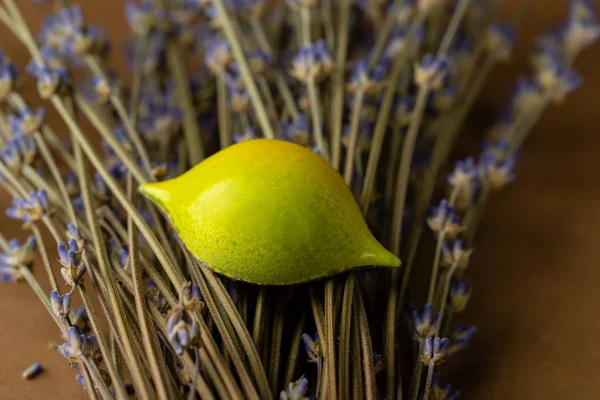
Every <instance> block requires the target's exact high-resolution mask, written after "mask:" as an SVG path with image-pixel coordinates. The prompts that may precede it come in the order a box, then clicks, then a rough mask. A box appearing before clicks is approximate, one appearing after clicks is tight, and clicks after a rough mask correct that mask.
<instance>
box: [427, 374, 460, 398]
mask: <svg viewBox="0 0 600 400" xmlns="http://www.w3.org/2000/svg"><path fill="white" fill-rule="evenodd" d="M459 397H460V392H459V391H458V390H456V391H454V392H453V391H452V386H451V385H450V384H446V385H444V386H442V385H441V384H440V380H439V377H438V376H437V374H434V375H433V393H432V398H434V399H436V400H458V398H459Z"/></svg>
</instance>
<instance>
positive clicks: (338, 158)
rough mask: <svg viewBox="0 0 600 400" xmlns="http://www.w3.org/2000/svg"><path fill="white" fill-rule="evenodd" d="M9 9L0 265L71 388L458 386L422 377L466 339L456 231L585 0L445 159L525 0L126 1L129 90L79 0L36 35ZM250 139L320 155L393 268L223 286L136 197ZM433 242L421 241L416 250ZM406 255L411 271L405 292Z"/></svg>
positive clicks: (573, 53)
mask: <svg viewBox="0 0 600 400" xmlns="http://www.w3.org/2000/svg"><path fill="white" fill-rule="evenodd" d="M19 3H20V4H19V5H17V2H16V1H15V0H1V1H0V19H1V20H2V22H3V23H4V24H5V25H6V26H7V27H8V28H10V30H11V31H12V33H13V34H14V35H15V36H16V37H17V38H18V39H19V40H20V42H21V43H22V44H23V46H25V48H26V49H27V50H28V51H29V53H30V54H31V58H32V60H31V62H30V64H29V65H28V66H27V68H26V72H27V74H25V75H23V76H21V75H19V73H18V72H17V70H16V68H15V66H14V65H13V64H12V63H11V61H10V59H9V58H8V57H7V56H6V55H3V54H2V55H0V100H1V101H2V104H1V108H0V143H1V146H2V149H1V150H0V160H1V162H0V176H1V179H0V184H1V185H2V187H3V188H4V189H5V190H6V191H7V192H8V193H9V194H10V195H11V196H12V197H13V198H14V200H13V205H12V207H10V208H9V209H8V210H7V215H8V216H9V217H11V218H15V219H19V220H21V221H23V229H25V230H27V231H29V232H30V233H31V237H30V238H29V239H28V240H27V241H25V242H24V243H20V242H18V241H16V240H11V241H6V240H5V239H4V237H3V236H0V237H1V239H2V240H0V246H1V247H2V251H3V253H2V254H0V276H1V277H2V281H4V282H20V281H22V282H26V283H27V284H28V285H29V286H30V287H31V289H32V290H33V291H34V292H35V293H36V295H37V296H38V297H39V299H40V301H41V303H42V304H43V305H44V306H45V307H46V309H47V310H48V312H49V313H50V315H51V316H52V318H53V319H54V321H55V322H56V325H57V327H58V329H59V332H60V334H61V335H62V339H63V341H64V344H62V345H60V346H58V351H59V352H60V354H62V355H63V356H64V357H65V358H66V359H67V360H68V363H69V365H70V366H71V367H73V368H75V369H76V370H77V374H78V375H77V382H79V383H80V384H81V385H82V386H83V387H84V388H85V389H86V390H87V393H88V394H89V396H90V398H92V399H96V398H103V399H108V398H117V399H126V398H129V397H130V396H132V395H134V396H135V397H138V398H141V399H176V398H184V397H187V398H189V399H194V398H202V399H269V398H274V397H277V396H279V398H280V399H295V400H298V399H304V398H309V397H314V398H319V399H349V398H353V399H362V398H366V399H376V398H386V399H388V400H389V399H396V398H397V399H400V398H411V399H417V398H419V399H420V398H423V399H438V400H440V399H456V398H457V397H458V392H454V391H453V390H452V389H451V388H450V386H449V385H444V384H441V383H440V382H439V381H438V379H437V375H436V372H437V370H438V368H439V365H440V364H441V363H442V362H443V361H444V360H445V359H446V358H448V357H451V356H453V355H454V354H455V353H458V352H460V351H461V350H462V349H463V348H464V347H465V346H466V345H467V344H468V342H469V340H470V338H471V337H472V336H473V335H474V333H475V328H474V327H467V326H455V324H454V323H453V316H454V315H455V314H457V313H460V312H461V311H463V310H464V309H465V307H466V305H467V302H468V300H469V296H470V293H471V287H470V284H469V281H468V279H467V278H466V269H467V266H468V264H469V257H470V255H471V252H472V249H471V245H472V242H473V237H474V235H475V233H476V231H477V226H478V224H479V221H480V219H481V218H482V215H483V213H484V210H485V207H486V204H487V201H488V197H489V196H490V194H491V193H492V192H493V191H495V190H497V189H500V188H502V187H503V186H504V185H506V184H508V183H509V182H510V181H512V179H513V178H514V175H513V167H514V165H515V160H516V157H517V154H518V151H519V147H520V146H521V144H522V143H523V141H524V140H525V139H526V138H527V136H528V134H529V133H530V132H531V129H532V127H533V126H534V124H535V123H536V121H537V120H538V119H539V118H540V116H541V115H542V114H543V112H544V110H545V109H546V108H547V107H548V106H549V105H550V104H552V103H558V102H561V101H562V100H563V99H564V98H565V96H566V95H567V94H568V93H569V92H570V91H572V90H574V89H575V88H577V87H578V86H579V85H580V84H581V78H580V77H579V76H578V75H577V73H576V72H575V71H574V70H573V69H572V64H573V62H574V60H575V59H576V57H577V55H578V54H579V53H580V51H582V50H583V49H584V48H586V47H588V46H590V45H591V44H592V43H593V42H594V41H595V40H596V39H597V38H598V37H599V36H600V26H599V25H598V24H597V22H596V15H595V13H596V11H595V9H594V7H593V4H592V2H591V1H584V0H572V1H570V2H569V3H568V8H567V11H566V13H565V22H564V24H563V25H562V26H560V27H558V28H557V29H553V30H551V31H549V32H548V33H546V34H544V35H543V36H541V37H540V38H539V39H538V40H537V42H536V47H535V49H534V51H533V53H532V70H531V72H530V74H529V75H527V76H526V77H523V78H522V79H521V80H519V81H518V82H517V85H516V89H515V91H514V93H513V95H512V97H511V99H510V101H509V102H508V104H507V106H506V108H505V109H504V110H502V111H501V112H500V113H499V117H498V120H497V121H496V122H495V123H494V124H491V128H490V129H489V131H488V132H487V133H486V141H485V143H483V144H482V146H481V152H480V153H479V154H478V155H477V156H476V157H475V158H468V159H465V160H460V161H458V162H456V164H455V166H454V168H453V169H452V167H450V168H449V166H448V160H449V158H450V153H451V150H452V149H453V147H454V144H455V142H456V139H457V137H458V136H459V134H460V133H461V131H463V130H464V126H465V121H466V119H467V117H468V115H469V113H470V111H471V109H472V107H473V105H474V103H475V102H476V100H477V98H478V94H479V93H480V90H481V88H482V85H483V83H484V82H485V81H486V78H487V76H488V73H489V71H490V70H491V69H492V68H493V67H494V66H496V65H497V64H499V63H502V62H505V61H507V60H508V59H509V58H510V55H511V51H512V48H513V45H514V41H515V26H516V24H517V22H518V21H519V19H520V17H521V15H522V13H523V12H525V11H526V10H525V9H526V5H527V4H529V5H531V4H530V3H528V2H522V3H523V4H525V5H524V6H522V7H521V8H519V9H518V11H517V12H516V13H515V14H513V15H512V16H511V17H510V20H509V22H508V23H501V22H499V21H498V17H499V15H500V14H501V13H502V11H503V6H504V1H503V0H488V1H484V0H390V1H366V0H357V1H350V0H337V1H332V0H321V1H314V0H287V1H286V2H282V1H268V2H263V1H260V0H202V1H201V0H141V1H140V2H139V3H136V2H128V3H127V4H126V5H125V15H126V18H127V20H128V22H129V24H130V26H131V31H132V34H133V35H132V39H131V41H130V42H128V43H127V45H126V46H125V49H126V52H127V55H128V58H129V60H130V65H131V68H132V70H133V78H132V80H131V82H123V81H122V80H119V79H118V75H117V74H116V73H114V72H112V71H111V70H110V69H109V68H108V57H109V55H110V51H109V50H110V46H109V43H108V42H107V39H106V37H105V33H104V31H103V30H102V29H101V28H96V27H93V26H89V25H88V24H86V22H85V19H84V17H83V15H82V12H81V9H80V8H78V7H77V6H76V5H75V6H72V5H70V4H67V1H64V0H63V1H60V0H58V1H56V2H54V3H51V4H48V5H47V7H48V9H49V12H51V14H50V15H49V16H48V17H47V19H46V20H45V22H44V23H43V25H42V29H41V32H40V33H39V35H37V36H34V34H32V33H31V31H30V30H29V28H28V27H27V25H26V23H25V21H24V18H23V17H22V14H21V12H20V10H19V6H21V7H28V6H29V5H24V4H22V2H21V1H20V2H19ZM50 7H54V8H53V11H52V10H51V8H50ZM22 81H24V82H34V81H35V82H37V88H38V92H39V95H40V97H42V98H43V99H45V100H47V101H48V103H49V105H48V107H51V108H53V109H54V110H55V111H56V112H57V113H58V114H59V115H60V117H61V118H62V119H63V120H64V123H65V124H66V127H67V131H66V132H64V133H65V134H64V135H63V132H59V131H58V130H57V129H56V128H54V129H53V127H52V126H50V125H49V124H48V123H46V122H45V121H44V110H43V109H41V108H40V109H37V110H35V111H34V110H32V109H31V108H30V107H29V105H28V102H27V100H25V99H24V98H23V96H22V94H21V92H20V88H21V85H20V84H19V83H20V82H22ZM84 124H85V125H84ZM83 126H86V128H85V129H84V127H83ZM89 126H91V128H89ZM96 136H98V137H100V138H101V140H102V147H101V148H99V146H96V145H95V143H98V141H97V140H96V139H95V137H96ZM258 137H264V138H268V139H280V140H287V141H293V142H295V143H298V144H301V145H303V146H307V147H309V148H312V149H314V151H315V152H317V153H318V154H319V155H321V156H322V157H323V158H324V159H325V160H327V161H328V162H330V163H331V165H332V166H333V167H334V168H336V169H338V170H339V172H340V174H341V175H342V176H343V177H344V179H345V181H346V183H347V184H348V186H349V187H350V188H351V190H352V192H353V193H354V195H355V197H356V199H357V201H358V203H359V205H360V207H361V210H362V212H363V214H364V216H365V218H366V219H367V221H368V222H369V226H370V228H371V230H372V231H373V233H374V234H375V235H376V236H377V237H378V239H379V240H380V241H381V242H382V243H383V244H384V245H385V246H386V247H387V248H388V249H390V250H391V251H393V252H394V253H395V254H397V255H398V256H400V258H401V259H402V260H403V267H402V268H401V269H395V270H387V269H383V268H381V269H369V270H362V271H353V272H351V273H344V274H341V275H338V276H334V277H331V278H329V279H326V280H324V281H323V280H322V281H317V282H313V283H309V284H304V285H297V286H290V287H261V286H253V285H248V284H244V283H241V282H235V281H231V280H228V279H225V278H223V277H220V276H218V275H216V274H215V273H213V272H212V270H211V269H209V268H207V266H205V265H204V264H202V263H201V262H200V261H198V260H196V259H195V258H194V257H193V256H192V255H191V254H190V253H189V252H188V251H187V250H186V248H185V246H183V245H182V244H181V242H180V241H179V240H178V238H177V235H176V234H175V232H174V230H173V227H172V226H171V224H170V222H169V221H168V219H167V218H166V217H165V216H164V215H162V214H161V213H160V211H159V210H158V209H157V208H155V206H154V205H152V204H151V203H150V202H149V201H148V200H147V199H145V198H142V197H141V196H139V195H138V194H137V187H138V186H139V185H140V184H143V183H147V182H152V181H157V180H163V179H165V178H168V177H174V176H177V175H179V174H181V173H182V172H184V171H185V170H187V169H189V168H190V167H192V166H194V165H195V164H197V163H198V162H200V161H202V160H203V159H204V158H206V157H208V156H210V155H211V154H214V153H215V152H217V151H218V150H219V149H222V148H225V147H227V146H230V145H232V144H233V143H236V142H240V141H245V140H250V139H253V138H258ZM443 193H446V194H447V196H445V197H444V195H443ZM440 197H443V199H442V200H439V198H440ZM432 205H435V206H434V207H431V206H432ZM431 237H433V238H434V240H433V242H434V244H433V251H432V252H431V254H428V257H423V258H421V257H416V255H417V251H418V249H419V247H420V244H421V242H424V241H426V240H430V238H431ZM51 240H54V241H55V242H56V243H55V244H56V246H57V253H54V252H53V251H51V249H52V247H53V246H54V244H52V243H50V241H51ZM421 247H427V246H421ZM36 252H37V253H39V259H40V260H41V262H40V264H41V265H40V266H39V267H40V268H41V269H42V271H41V273H39V274H34V273H33V272H32V268H33V266H34V260H35V258H36ZM415 264H424V265H415ZM59 268H60V276H59V274H58V270H59ZM416 269H419V270H422V271H426V273H427V274H428V275H427V276H428V277H430V282H429V285H428V286H427V287H428V288H427V291H426V292H424V293H418V292H417V291H416V290H414V291H413V293H411V295H410V296H409V291H410V288H411V286H412V285H411V282H414V279H411V275H413V274H411V272H412V271H414V270H416ZM42 276H45V278H44V279H47V280H48V281H49V283H50V286H51V287H52V291H51V292H50V293H46V292H44V291H43V290H42V289H41V287H40V285H39V283H38V279H40V278H41V277H42ZM409 297H410V298H409ZM71 298H78V299H80V300H81V302H82V304H83V306H82V307H81V308H74V307H73V308H72V307H71ZM410 299H412V300H413V302H414V303H415V304H416V303H419V304H420V305H418V306H417V307H415V309H414V310H413V309H412V308H410V306H408V304H411V302H410V301H409V300H410ZM77 301H79V300H77ZM403 313H404V314H403ZM402 315H405V316H406V317H407V318H402Z"/></svg>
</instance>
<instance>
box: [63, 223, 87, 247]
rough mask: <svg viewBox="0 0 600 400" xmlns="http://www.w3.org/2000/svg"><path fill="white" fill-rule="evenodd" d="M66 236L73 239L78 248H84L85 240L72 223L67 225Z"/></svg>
mask: <svg viewBox="0 0 600 400" xmlns="http://www.w3.org/2000/svg"><path fill="white" fill-rule="evenodd" d="M67 238H69V239H71V240H74V241H75V243H76V244H77V248H78V249H83V248H84V246H85V243H86V241H85V239H84V238H83V236H82V235H81V231H80V230H79V229H78V228H77V227H76V226H75V225H74V224H68V225H67Z"/></svg>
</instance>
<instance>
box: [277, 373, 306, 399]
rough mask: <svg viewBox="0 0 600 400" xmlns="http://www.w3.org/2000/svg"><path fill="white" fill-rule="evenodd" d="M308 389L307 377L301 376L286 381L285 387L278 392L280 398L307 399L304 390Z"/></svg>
mask: <svg viewBox="0 0 600 400" xmlns="http://www.w3.org/2000/svg"><path fill="white" fill-rule="evenodd" d="M307 391H308V379H306V378H305V377H301V378H300V379H298V380H297V381H295V382H290V383H288V386H287V388H285V389H284V390H282V391H281V393H280V394H279V399H280V400H308V397H306V392H307Z"/></svg>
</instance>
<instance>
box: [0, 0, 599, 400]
mask: <svg viewBox="0 0 600 400" xmlns="http://www.w3.org/2000/svg"><path fill="white" fill-rule="evenodd" d="M517 1H530V0H513V1H512V3H517ZM18 3H22V4H26V5H24V6H23V9H24V12H25V14H26V15H27V17H28V20H30V21H32V27H34V28H35V30H36V31H37V26H38V24H39V20H40V16H41V15H42V13H41V12H40V10H39V9H37V8H36V7H33V6H30V5H29V3H28V1H26V0H22V1H21V0H20V1H19V2H18ZM81 3H83V6H84V10H85V13H86V17H87V18H88V20H89V21H90V22H91V23H92V24H99V25H103V26H105V27H106V28H107V29H108V31H109V34H110V36H111V37H112V38H113V39H122V38H123V37H124V35H125V33H124V32H125V25H124V20H123V5H122V3H123V2H121V1H119V0H104V1H99V0H94V1H82V2H81ZM537 4H538V5H537V6H536V8H535V9H534V10H533V12H530V13H529V14H527V15H526V17H525V19H524V20H523V21H522V24H521V25H520V31H519V44H518V46H517V49H516V54H515V57H514V59H513V61H512V62H511V63H510V64H509V65H503V66H501V67H499V68H497V69H496V70H495V71H494V73H493V76H492V77H491V79H490V81H489V83H488V85H487V88H486V90H485V93H484V96H483V98H482V99H481V107H482V110H483V109H486V108H489V107H496V108H497V107H500V106H502V104H503V103H504V102H505V101H506V99H507V96H508V95H509V92H510V88H511V86H512V84H513V82H514V80H515V77H516V76H517V75H518V74H521V73H524V72H525V71H526V68H527V64H526V58H527V55H528V52H529V51H530V50H531V45H532V40H533V36H534V35H535V34H539V33H541V32H542V31H543V30H544V29H545V28H546V27H547V26H549V25H550V24H557V23H559V22H560V21H561V20H562V19H563V18H564V10H565V8H564V7H565V1H554V0H541V1H538V2H537ZM115 43H117V42H116V41H115ZM0 46H1V47H2V48H3V50H4V51H5V52H6V53H8V54H9V55H11V56H12V57H13V59H15V61H16V62H17V63H18V64H20V65H23V63H25V62H26V61H27V56H26V55H25V54H24V51H23V49H22V47H21V46H20V45H18V44H17V43H16V41H15V40H14V39H13V38H12V36H11V35H10V33H8V32H7V31H5V30H4V29H2V30H1V31H0ZM115 53H116V54H118V53H119V51H118V46H116V51H115ZM115 62H116V64H117V65H122V58H121V57H120V56H118V57H115ZM599 62H600V46H596V47H595V48H593V49H591V50H589V51H587V52H586V53H584V54H583V55H582V56H581V57H580V58H579V59H578V60H577V63H576V66H577V68H578V69H579V71H580V72H581V73H582V74H583V75H584V76H585V78H586V83H585V85H584V87H583V89H581V90H578V91H577V92H575V93H574V94H573V95H571V96H570V97H569V98H568V101H567V102H566V104H564V105H563V106H561V107H554V108H552V109H551V110H549V111H548V112H547V113H546V114H545V116H544V118H543V119H542V121H541V122H540V123H539V124H538V125H537V127H536V129H535V131H534V132H533V135H532V137H531V139H530V140H529V141H528V142H527V143H526V145H525V147H524V149H523V157H522V160H521V161H520V163H519V167H518V179H517V180H516V181H515V182H514V183H513V184H512V185H511V186H509V187H507V188H506V189H504V190H503V191H501V192H498V193H495V194H494V196H493V198H492V199H491V204H490V207H489V208H488V210H487V212H486V215H485V218H484V222H483V225H482V228H481V232H480V235H478V239H477V241H476V246H475V249H476V251H475V253H474V258H473V261H472V263H471V267H470V268H471V270H470V271H469V274H470V276H471V278H472V280H473V284H474V287H475V290H474V294H473V296H472V300H471V303H470V305H469V307H468V309H467V311H466V312H465V315H463V316H462V320H463V321H464V322H465V323H474V324H476V325H477V327H478V329H479V331H478V333H477V335H476V338H475V340H474V342H473V344H472V346H471V347H470V348H469V349H468V350H467V351H466V352H465V353H463V354H462V355H461V356H460V361H459V363H458V365H455V367H456V368H453V371H454V372H451V373H450V375H449V376H447V378H448V379H449V380H450V381H451V382H452V383H453V384H454V385H455V386H456V387H457V388H459V389H461V390H462V392H463V398H467V399H582V400H583V399H600V382H599V378H600V376H599V374H598V365H599V363H600V345H599V344H598V337H600V318H598V316H597V314H596V311H597V306H598V304H600V290H599V287H600V265H599V260H600V257H599V256H600V250H599V247H598V244H597V242H598V240H599V239H600V178H599V177H598V175H599V174H600V160H599V156H600V101H598V96H599V95H600V72H599V70H598V65H599ZM8 202H9V200H8V198H7V197H6V196H4V195H3V196H2V197H0V209H4V208H5V207H6V206H7V204H8ZM0 231H2V232H3V233H4V234H5V236H7V237H9V238H10V237H14V236H22V233H21V232H20V230H19V226H18V224H15V223H12V222H11V221H7V219H6V218H4V217H2V218H0ZM51 250H52V249H51ZM53 340H59V338H58V335H57V329H56V327H55V326H54V325H53V323H52V321H51V319H50V318H49V317H48V316H47V315H46V311H44V309H43V308H42V307H41V305H40V304H39V303H38V300H37V299H36V298H35V297H34V295H33V294H32V293H31V291H30V290H29V289H28V288H27V286H25V285H13V284H9V285H1V286H0V399H58V398H62V399H77V398H84V394H83V391H82V389H81V388H80V387H79V386H78V385H77V384H76V383H75V371H74V370H71V369H70V368H69V367H68V366H67V365H66V362H65V360H64V359H63V358H62V357H61V356H60V355H58V354H57V353H56V352H54V351H50V350H47V344H48V342H50V341H53ZM36 361H39V362H41V363H42V364H43V365H44V367H45V368H46V369H47V371H46V372H45V373H44V374H43V375H41V376H40V377H39V378H38V379H35V380H33V381H30V382H25V381H23V380H22V379H21V372H22V370H23V369H24V368H26V367H27V366H28V365H30V364H31V363H33V362H36Z"/></svg>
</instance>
